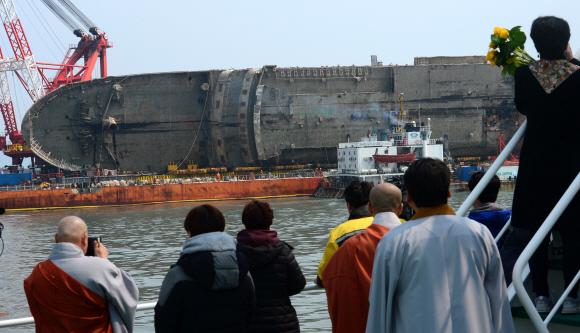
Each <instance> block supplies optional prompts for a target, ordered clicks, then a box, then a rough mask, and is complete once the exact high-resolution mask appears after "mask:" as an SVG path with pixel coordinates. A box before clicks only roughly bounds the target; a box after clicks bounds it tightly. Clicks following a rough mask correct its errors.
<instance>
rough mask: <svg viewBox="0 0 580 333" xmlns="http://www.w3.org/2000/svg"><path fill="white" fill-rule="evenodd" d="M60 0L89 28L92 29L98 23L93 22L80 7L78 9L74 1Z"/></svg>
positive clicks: (63, 5) (61, 3) (59, 0)
mask: <svg viewBox="0 0 580 333" xmlns="http://www.w3.org/2000/svg"><path fill="white" fill-rule="evenodd" d="M58 2H60V5H61V6H62V7H63V8H65V9H67V7H68V11H69V13H71V14H73V16H75V18H76V19H77V20H78V21H79V22H80V23H81V24H83V25H84V26H85V27H86V28H87V29H90V28H92V27H96V25H95V24H94V23H93V21H91V20H90V19H89V18H88V17H86V15H85V14H83V12H81V10H80V9H78V8H77V7H76V6H75V5H74V4H73V3H72V2H70V1H69V0H58Z"/></svg>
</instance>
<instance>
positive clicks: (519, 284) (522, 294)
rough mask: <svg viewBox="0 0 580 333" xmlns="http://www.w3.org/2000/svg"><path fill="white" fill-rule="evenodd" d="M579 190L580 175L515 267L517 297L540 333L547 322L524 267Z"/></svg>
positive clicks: (544, 332)
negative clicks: (529, 289)
mask: <svg viewBox="0 0 580 333" xmlns="http://www.w3.org/2000/svg"><path fill="white" fill-rule="evenodd" d="M506 150H507V149H506ZM504 151H505V150H504ZM578 189H580V173H579V174H578V175H577V176H576V178H575V179H574V181H573V182H572V184H570V186H569V187H568V189H567V190H566V192H565V193H564V195H563V196H562V198H561V199H560V201H558V204H556V207H554V209H552V212H550V215H548V218H547V219H546V220H545V221H544V223H543V224H542V226H541V227H540V229H538V231H536V234H535V235H534V237H533V238H532V239H531V240H530V242H529V243H528V245H527V246H526V248H525V249H524V251H523V252H522V254H520V257H519V258H518V261H516V264H515V266H514V270H513V284H514V288H515V289H516V295H517V296H518V298H519V299H520V302H521V303H522V305H523V306H524V308H525V309H526V312H527V313H528V316H530V320H531V321H532V323H533V324H534V326H535V327H536V329H537V330H538V332H540V333H548V327H547V322H546V323H545V322H544V321H542V317H540V314H539V313H538V311H537V310H536V306H535V305H534V302H532V299H531V298H530V297H529V296H528V293H527V292H526V289H525V288H524V281H523V271H524V267H525V266H526V264H527V263H528V261H529V260H530V258H531V257H532V255H533V254H534V252H536V249H537V248H538V246H539V245H540V243H541V242H542V241H543V240H544V238H546V236H548V234H549V233H550V231H551V230H552V227H553V226H554V224H556V221H558V218H559V217H560V215H562V213H563V212H564V210H565V209H566V207H568V204H570V202H571V201H572V199H574V197H575V196H576V193H577V192H578ZM554 311H558V308H556V307H554V308H553V309H552V312H554ZM550 314H551V313H550ZM550 319H551V317H550Z"/></svg>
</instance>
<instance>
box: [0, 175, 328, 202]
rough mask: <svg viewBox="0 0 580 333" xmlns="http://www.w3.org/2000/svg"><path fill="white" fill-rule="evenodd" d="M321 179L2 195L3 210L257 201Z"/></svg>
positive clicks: (307, 190) (300, 191) (299, 191)
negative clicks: (233, 200)
mask: <svg viewBox="0 0 580 333" xmlns="http://www.w3.org/2000/svg"><path fill="white" fill-rule="evenodd" d="M321 181H322V178H319V177H314V178H283V179H267V180H249V181H231V182H213V183H192V184H169V185H144V186H117V187H101V188H92V189H91V193H80V191H79V190H78V189H56V190H32V191H10V192H0V207H4V208H6V209H8V210H10V209H11V210H17V209H58V208H72V207H97V206H119V205H132V204H146V203H167V202H187V201H204V200H224V199H248V198H256V197H284V196H293V195H311V194H312V193H313V191H314V189H315V188H316V187H317V186H318V183H320V182H321Z"/></svg>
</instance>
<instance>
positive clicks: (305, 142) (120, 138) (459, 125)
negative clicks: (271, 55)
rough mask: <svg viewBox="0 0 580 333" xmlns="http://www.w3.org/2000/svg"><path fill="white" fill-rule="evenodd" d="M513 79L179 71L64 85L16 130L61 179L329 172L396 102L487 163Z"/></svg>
mask: <svg viewBox="0 0 580 333" xmlns="http://www.w3.org/2000/svg"><path fill="white" fill-rule="evenodd" d="M513 85H514V83H513V79H512V78H502V77H501V75H500V71H499V70H498V68H496V67H491V66H489V65H485V64H457V65H417V66H352V67H318V68H276V66H264V67H263V68H261V69H245V70H223V71H221V70H216V71H201V72H175V73H156V74H141V75H130V76H123V77H107V78H103V79H95V80H91V81H86V82H80V83H74V84H71V85H68V86H63V87H61V88H59V89H57V90H55V91H53V92H51V93H49V94H47V95H46V96H44V97H43V98H42V99H41V100H39V101H38V102H37V103H35V104H34V105H33V106H32V107H31V108H30V109H29V110H28V112H27V114H26V115H25V117H24V121H23V124H22V129H23V134H24V137H25V140H26V142H27V143H28V144H29V146H30V147H31V149H32V150H33V151H34V152H35V153H36V154H37V155H39V156H40V157H41V158H43V159H45V160H46V161H47V162H49V163H51V164H54V165H56V166H59V167H62V168H65V169H69V170H81V169H94V168H106V169H119V170H127V171H155V172H165V171H166V168H167V165H168V164H171V163H175V164H181V163H182V162H184V163H183V166H185V165H187V164H189V163H190V161H192V162H193V163H194V164H197V165H198V166H199V167H228V168H232V167H243V166H264V167H266V166H269V165H287V164H307V163H313V164H316V163H320V164H329V163H336V147H337V145H338V143H339V142H345V141H346V140H347V136H349V137H350V139H351V140H358V139H359V137H361V136H365V135H366V134H367V132H368V130H369V129H378V128H387V127H388V126H389V125H390V124H391V119H390V113H389V111H394V110H395V109H396V108H397V105H398V102H397V100H398V95H399V93H404V98H405V100H406V102H405V109H406V110H407V111H408V112H409V114H410V115H411V116H413V117H414V120H415V121H416V122H417V123H418V122H424V123H427V121H428V120H427V119H428V118H430V121H431V127H432V130H433V138H439V137H443V135H444V134H448V135H449V137H450V139H451V141H452V142H453V145H452V146H451V152H452V153H453V154H454V155H455V156H487V155H493V154H495V147H496V138H497V137H498V136H499V135H500V134H502V133H503V134H505V135H506V137H508V138H510V137H511V136H512V135H513V133H515V131H516V130H517V128H518V127H519V124H520V122H521V119H519V118H518V114H517V111H516V110H515V107H514V104H513Z"/></svg>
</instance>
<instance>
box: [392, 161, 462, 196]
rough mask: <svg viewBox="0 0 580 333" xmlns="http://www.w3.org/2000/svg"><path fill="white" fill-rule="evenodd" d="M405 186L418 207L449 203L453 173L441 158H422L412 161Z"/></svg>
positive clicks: (406, 174) (406, 173)
mask: <svg viewBox="0 0 580 333" xmlns="http://www.w3.org/2000/svg"><path fill="white" fill-rule="evenodd" d="M403 180H404V182H405V188H406V189H407V191H408V193H409V194H410V195H411V198H412V199H413V201H414V202H415V204H416V205H417V207H435V206H439V205H444V204H446V203H447V195H448V194H449V183H450V182H451V173H450V172H449V168H448V167H447V165H445V163H443V162H442V161H441V160H437V159H433V158H422V159H419V160H416V161H414V162H413V163H411V165H410V166H409V168H408V169H407V171H406V172H405V175H404V176H403Z"/></svg>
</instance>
